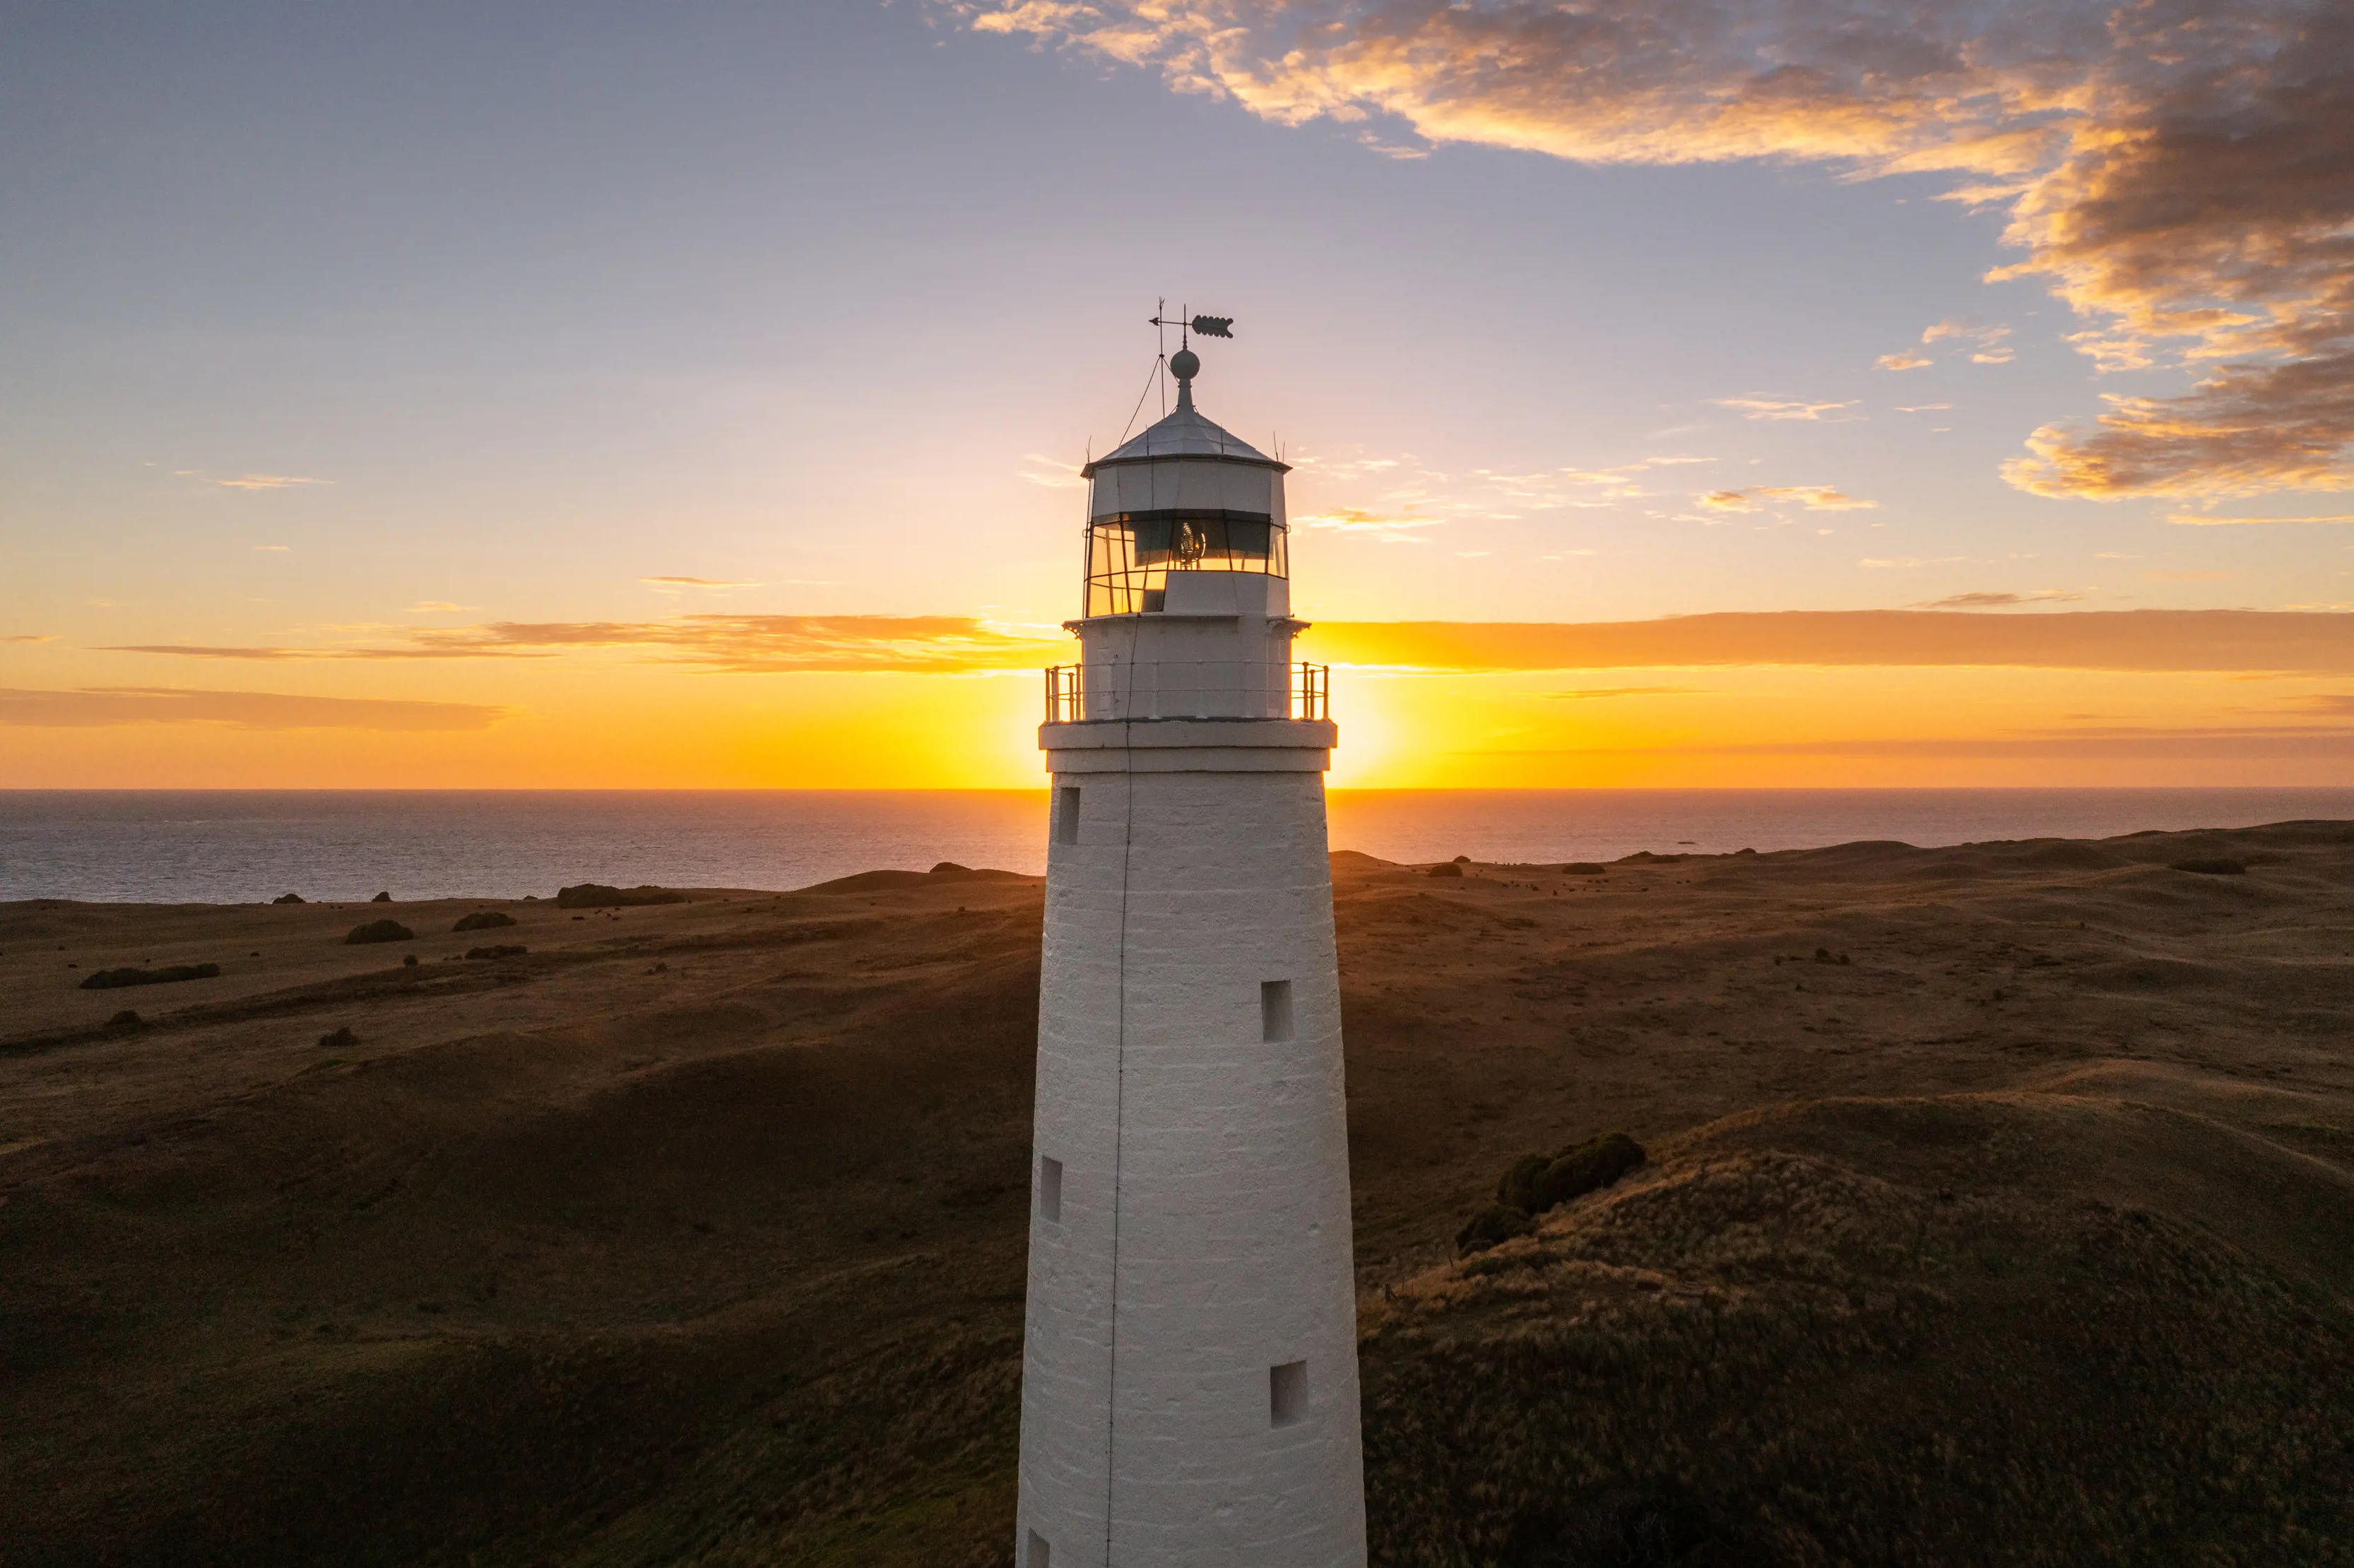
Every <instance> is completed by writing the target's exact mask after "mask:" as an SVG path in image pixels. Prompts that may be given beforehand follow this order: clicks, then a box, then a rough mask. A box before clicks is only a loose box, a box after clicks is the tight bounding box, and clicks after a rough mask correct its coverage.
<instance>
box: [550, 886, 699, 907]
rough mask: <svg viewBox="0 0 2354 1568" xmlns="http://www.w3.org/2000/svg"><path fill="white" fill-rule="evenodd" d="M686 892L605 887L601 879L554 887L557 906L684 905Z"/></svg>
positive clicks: (662, 888)
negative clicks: (599, 880)
mask: <svg viewBox="0 0 2354 1568" xmlns="http://www.w3.org/2000/svg"><path fill="white" fill-rule="evenodd" d="M685 902H686V895H685V894H684V893H673V892H672V891H671V890H670V889H669V888H667V887H654V886H652V885H646V886H641V887H608V886H606V885H604V884H603V883H601V882H583V883H580V884H578V885H576V886H572V887H559V888H557V890H556V906H557V908H558V909H626V908H631V907H633V906H637V905H640V904H684V903H685Z"/></svg>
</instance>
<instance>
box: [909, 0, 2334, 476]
mask: <svg viewBox="0 0 2354 1568" xmlns="http://www.w3.org/2000/svg"><path fill="white" fill-rule="evenodd" d="M934 3H935V4H936V5H938V6H940V7H941V8H942V9H943V10H944V11H946V12H947V13H948V14H949V15H952V16H958V17H961V18H963V19H964V20H966V21H967V22H969V23H970V25H971V26H975V27H977V28H981V29H983V30H986V31H991V32H998V33H1006V34H1022V35H1027V36H1030V37H1034V38H1037V39H1040V40H1042V41H1049V42H1055V43H1059V44H1063V45H1066V46H1068V47H1071V48H1078V49H1085V50H1088V51H1092V52H1093V53H1095V54H1097V55H1098V56H1100V57H1103V58H1108V59H1112V60H1117V61H1122V62H1126V63H1128V64H1131V65H1136V66H1140V67H1143V68H1145V69H1152V70H1156V71H1158V72H1160V73H1161V75H1162V76H1163V78H1165V79H1166V80H1167V81H1168V82H1169V84H1170V85H1171V86H1172V88H1174V89H1176V90H1181V91H1185V92H1193V93H1201V94H1205V95H1209V96H1213V97H1219V98H1225V99H1228V100H1230V101H1234V102H1236V103H1238V104H1240V105H1241V106H1243V107H1244V108H1245V109H1246V110H1247V111H1250V112H1252V113H1254V114H1256V115H1258V116H1259V117H1261V118H1262V119H1265V120H1267V121H1269V122H1274V123H1278V124H1284V125H1298V124H1302V123H1305V122H1309V121H1312V120H1317V119H1327V120H1331V121H1336V122H1351V123H1352V124H1362V123H1363V122H1366V121H1367V120H1368V119H1369V117H1374V116H1381V117H1386V118H1387V119H1389V120H1391V121H1394V122H1397V123H1399V124H1402V125H1404V126H1405V127H1407V128H1410V129H1411V131H1412V132H1414V134H1415V135H1416V136H1417V137H1419V138H1420V139H1421V140H1422V141H1424V142H1426V143H1436V144H1443V143H1450V142H1457V143H1482V144H1486V145H1490V146H1501V147H1512V148H1519V149H1523V150H1529V151H1535V152H1541V153H1545V154H1552V155H1553V156H1556V157H1561V158H1567V159H1574V160H1576V161H1579V162H1583V163H1592V164H1694V163H1708V162H1727V161H1736V160H1758V161H1766V160H1774V161H1800V160H1803V161H1808V162H1813V163H1818V164H1829V165H1830V166H1832V167H1834V168H1838V169H1840V170H1842V171H1845V172H1847V173H1850V174H1851V175H1855V176H1858V177H1878V176H1887V175H1945V176H1946V177H1947V178H1948V179H1950V180H1951V182H1952V184H1951V185H1950V186H1949V188H1948V191H1947V193H1946V194H1947V196H1949V197H1950V199H1953V200H1956V201H1960V202H1965V203H1968V204H1972V205H1976V206H1978V207H1985V208H1989V209H1992V210H1995V211H1998V212H2000V213H2002V214H2004V215H2005V216H2007V217H2008V219H2009V226H2008V228H2007V229H2006V238H2008V240H2009V243H2011V244H2012V245H2014V246H2016V247H2018V248H2020V249H2021V250H2022V251H2023V252H2024V255H2023V257H2022V259H2021V260H2020V261H2019V262H2018V263H2017V264H2016V265H2014V266H2011V267H2009V268H2005V269H2002V270H1999V271H1998V272H1997V273H1996V274H1994V276H1995V277H1997V278H2005V277H2009V278H2036V279H2040V280H2041V281H2043V282H2044V283H2045V285H2046V286H2047V287H2048V288H2049V289H2050V290H2051V291H2052V293H2053V294H2054V295H2056V296H2057V297H2058V298H2059V299H2060V300H2062V302H2065V303H2066V304H2067V305H2068V306H2069V308H2070V309H2071V310H2073V312H2074V313H2076V315H2077V316H2078V317H2079V319H2080V320H2081V321H2082V322H2083V323H2084V330H2083V331H2081V332H2079V333H2077V334H2075V336H2074V339H2073V341H2074V343H2075V345H2076V346H2077V347H2078V348H2079V349H2080V350H2082V351H2083V352H2084V353H2086V354H2088V355H2092V356H2093V357H2094V360H2095V362H2096V363H2097V364H2099V365H2101V366H2105V367H2126V366H2154V365H2159V364H2163V363H2167V362H2169V361H2170V362H2172V363H2173V364H2176V365H2179V366H2185V367H2187V368H2190V369H2191V370H2193V371H2194V372H2195V373H2197V375H2198V376H2199V379H2197V380H2196V381H2195V382H2194V383H2193V385H2192V386H2191V387H2190V390H2189V391H2187V392H2185V393H2183V394H2182V395H2179V396H2175V397H2117V398H2114V399H2112V400H2110V402H2109V405H2108V407H2107V408H2106V410H2105V412H2102V413H2101V414H2100V415H2099V416H2098V418H2095V419H2094V420H2093V421H2092V422H2091V423H2090V424H2089V425H2084V424H2076V423H2071V422H2066V421H2055V422H2052V423H2047V424H2045V425H2043V426H2042V427H2041V428H2040V429H2037V430H2036V431H2035V432H2034V434H2033V435H2032V436H2031V438H2030V440H2029V441H2028V443H2027V445H2028V454H2027V455H2026V456H2024V457H2022V458H2020V459H2017V460H2015V461H2013V462H2012V463H2010V464H2009V465H2008V467H2007V468H2006V470H2005V472H2006V475H2007V477H2008V478H2009V480H2010V482H2012V483H2013V484H2016V485H2019V486H2020V487H2021V488H2023V489H2026V490H2029V491H2031V492H2034V493H2041V494H2047V495H2059V496H2089V497H2095V498H2116V497H2123V496H2134V495H2168V496H2188V495H2245V494H2254V493H2262V492H2266V491H2275V490H2283V489H2347V488H2354V457H2349V452H2354V266H2349V262H2348V255H2347V245H2348V235H2349V233H2354V167H2350V166H2349V148H2354V20H2349V12H2348V9H2347V7H2346V5H2344V3H2343V0H2213V3H2211V4H2203V5H2194V4H2171V5H2158V4H2151V5H2110V4H2106V3H2102V4H2090V3H2087V4H2052V3H2048V0H1987V3H1985V4H1981V5H1932V4H1926V3H1925V0H1857V3H1856V4H1852V5H1846V6H1842V7H1840V8H1839V9H1838V11H1837V12H1836V15H1835V16H1833V15H1830V14H1827V13H1825V12H1824V11H1823V10H1822V9H1821V8H1820V7H1819V6H1810V5H1797V4H1788V3H1785V4H1780V5H1776V4H1770V3H1764V0H1677V3H1674V4H1665V5H1663V4H1659V0H1590V3H1586V4H1580V5H1559V4H1555V3H1553V0H1485V3H1483V4H1478V5H1470V4H1461V3H1458V0H1179V3H1172V0H1091V3H1088V4H1073V3H1065V0H934ZM1999 352H2000V350H1999V348H1986V347H1981V348H1979V349H1978V354H1980V355H1987V356H1989V357H1992V356H1994V355H1998V354H1999ZM1760 401H1763V400H1762V399H1760ZM1801 407H1808V405H1801ZM1761 417H1765V416H1761ZM1785 417H1791V418H1805V417H1808V416H1805V415H1789V416H1785ZM1817 417H1819V416H1817Z"/></svg>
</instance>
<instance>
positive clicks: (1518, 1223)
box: [1455, 1203, 1537, 1257]
mask: <svg viewBox="0 0 2354 1568" xmlns="http://www.w3.org/2000/svg"><path fill="white" fill-rule="evenodd" d="M1536 1228H1537V1223H1536V1221H1535V1220H1533V1219H1532V1218H1531V1217H1530V1216H1529V1213H1528V1211H1527V1210H1525V1209H1515V1208H1513V1207H1512V1206H1511V1204H1509V1203H1490V1204H1489V1205H1488V1206H1487V1207H1486V1208H1484V1209H1482V1210H1480V1211H1479V1213H1476V1214H1474V1215H1472V1216H1471V1221H1470V1223H1469V1224H1467V1225H1465V1226H1464V1227H1463V1228H1462V1229H1461V1230H1459V1231H1458V1232H1456V1233H1455V1252H1456V1255H1458V1257H1459V1256H1461V1255H1464V1254H1466V1253H1474V1252H1485V1251H1487V1250H1488V1249H1489V1248H1490V1247H1491V1246H1494V1245H1496V1244H1497V1243H1498V1242H1505V1241H1510V1240H1511V1239H1512V1238H1513V1237H1514V1236H1524V1235H1526V1234H1529V1233H1530V1232H1531V1231H1532V1230H1534V1229H1536Z"/></svg>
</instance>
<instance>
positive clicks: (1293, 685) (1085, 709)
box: [1046, 659, 1332, 724]
mask: <svg viewBox="0 0 2354 1568" xmlns="http://www.w3.org/2000/svg"><path fill="white" fill-rule="evenodd" d="M1331 716H1332V667H1331V665H1329V664H1305V663H1299V664H1254V663H1249V662H1245V661H1242V660H1239V659H1161V660H1153V661H1148V662H1140V663H1133V664H1096V665H1087V664H1057V665H1055V667H1054V668H1053V669H1050V670H1048V671H1047V672H1046V722H1047V723H1048V724H1076V723H1079V722H1080V721H1082V720H1086V719H1138V718H1141V719H1157V718H1290V719H1322V718H1331Z"/></svg>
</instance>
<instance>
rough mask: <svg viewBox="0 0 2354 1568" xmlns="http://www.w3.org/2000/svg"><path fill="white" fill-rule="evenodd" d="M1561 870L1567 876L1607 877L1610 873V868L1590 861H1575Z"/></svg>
mask: <svg viewBox="0 0 2354 1568" xmlns="http://www.w3.org/2000/svg"><path fill="white" fill-rule="evenodd" d="M1561 869H1562V873H1563V874H1564V875H1566V876H1606V875H1608V874H1609V872H1610V868H1609V867H1608V866H1606V865H1602V864H1599V863H1596V862H1594V861H1590V860H1574V861H1571V862H1570V863H1568V864H1566V865H1564V866H1563V867H1562V868H1561Z"/></svg>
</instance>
